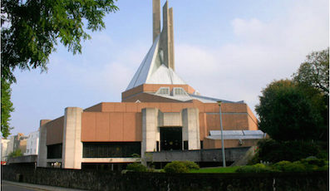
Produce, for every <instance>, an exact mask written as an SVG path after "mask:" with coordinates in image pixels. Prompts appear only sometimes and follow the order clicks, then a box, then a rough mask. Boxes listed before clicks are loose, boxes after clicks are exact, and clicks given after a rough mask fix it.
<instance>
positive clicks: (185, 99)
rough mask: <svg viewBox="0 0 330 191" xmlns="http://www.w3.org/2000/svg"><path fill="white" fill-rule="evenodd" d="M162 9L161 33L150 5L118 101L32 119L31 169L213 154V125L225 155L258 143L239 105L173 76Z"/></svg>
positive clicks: (169, 25)
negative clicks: (149, 37)
mask: <svg viewBox="0 0 330 191" xmlns="http://www.w3.org/2000/svg"><path fill="white" fill-rule="evenodd" d="M162 10H163V11H162V16H163V19H162V30H161V8H160V0H153V44H152V46H151V48H150V49H149V51H148V52H147V54H146V56H145V57H144V59H143V61H142V62H141V65H140V67H139V68H138V69H137V71H136V73H135V75H134V76H133V78H132V80H131V81H130V83H129V84H128V86H127V88H126V90H125V91H124V92H122V102H118V103H113V102H102V103H99V104H96V105H94V106H92V107H89V108H86V109H82V108H79V107H68V108H66V109H65V112H64V115H63V116H61V117H59V118H57V119H54V120H41V121H40V137H39V156H38V166H39V167H51V166H54V167H62V168H70V169H81V168H85V167H86V168H87V167H88V166H89V165H96V164H108V165H109V164H112V165H118V164H128V163H132V162H136V161H137V160H143V159H145V158H146V156H147V155H148V153H151V154H152V153H161V152H172V151H173V152H174V151H180V152H184V151H187V152H189V151H197V150H207V149H220V148H221V147H222V145H221V142H222V141H221V131H220V129H221V126H222V127H223V135H222V136H223V139H224V147H225V148H226V149H229V148H237V147H251V146H254V145H256V143H257V141H258V140H259V139H262V138H263V137H264V133H263V132H261V131H260V130H258V126H257V119H256V117H255V116H254V114H253V112H252V111H251V110H250V108H249V107H248V105H247V104H246V103H244V102H243V101H238V102H236V101H228V100H223V99H218V98H211V97H208V96H205V95H202V94H200V93H199V92H197V91H196V90H195V89H194V88H193V87H191V86H190V85H189V84H187V83H186V82H185V81H184V80H183V79H182V78H181V77H180V76H178V74H177V73H176V72H175V65H176V63H175V59H174V34H173V33H174V28H173V9H172V8H170V9H169V8H168V2H166V3H165V5H164V6H163V9H162ZM178 64H180V63H178ZM136 157H138V158H136ZM164 161H165V162H166V160H165V158H164ZM167 162H168V161H167ZM195 162H199V161H195Z"/></svg>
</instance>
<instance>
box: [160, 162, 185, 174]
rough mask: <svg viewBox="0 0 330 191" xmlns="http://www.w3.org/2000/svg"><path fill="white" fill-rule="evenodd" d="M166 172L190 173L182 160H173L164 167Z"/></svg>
mask: <svg viewBox="0 0 330 191" xmlns="http://www.w3.org/2000/svg"><path fill="white" fill-rule="evenodd" d="M164 171H165V172H166V173H188V172H189V169H188V167H187V166H186V165H185V164H184V163H183V162H180V161H173V162H171V163H168V164H167V165H166V166H165V167H164Z"/></svg>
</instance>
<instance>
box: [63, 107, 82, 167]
mask: <svg viewBox="0 0 330 191" xmlns="http://www.w3.org/2000/svg"><path fill="white" fill-rule="evenodd" d="M82 112H83V109H82V108H78V107H68V108H66V109H65V115H64V129H63V149H62V167H63V168H71V169H81V162H82V150H83V146H82V142H81V118H82Z"/></svg>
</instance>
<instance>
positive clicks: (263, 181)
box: [2, 165, 329, 191]
mask: <svg viewBox="0 0 330 191" xmlns="http://www.w3.org/2000/svg"><path fill="white" fill-rule="evenodd" d="M2 175H3V176H2V178H3V179H4V180H9V181H17V180H18V181H21V182H25V183H33V184H43V185H50V186H58V187H66V188H76V189H85V190H102V191H103V190H111V191H117V190H118V191H119V190H124V191H125V190H137V191H138V190H143V191H149V190H150V191H154V190H155V191H159V190H160V191H163V190H164V191H165V190H166V191H167V190H172V191H173V190H175V191H176V190H178V191H190V190H192V191H204V190H205V191H206V190H208V191H209V190H212V191H213V190H219V191H220V190H228V191H229V190H232V191H233V190H235V191H254V190H256V191H257V190H275V189H276V191H286V190H292V191H294V190H310V191H314V190H315V191H322V190H328V187H329V186H328V172H326V171H325V172H311V173H259V174H258V173H253V174H166V173H126V174H120V173H114V172H105V171H103V172H102V171H83V170H69V169H48V168H37V169H34V168H31V167H28V166H12V165H9V166H4V167H3V173H2ZM274 188H275V189H274Z"/></svg>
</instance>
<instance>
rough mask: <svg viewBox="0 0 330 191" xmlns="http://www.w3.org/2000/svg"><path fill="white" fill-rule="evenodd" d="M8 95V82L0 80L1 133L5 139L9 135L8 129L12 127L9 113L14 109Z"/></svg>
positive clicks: (9, 90) (9, 92)
mask: <svg viewBox="0 0 330 191" xmlns="http://www.w3.org/2000/svg"><path fill="white" fill-rule="evenodd" d="M10 97H11V89H10V83H8V82H7V81H6V80H1V133H2V137H3V138H5V139H6V138H7V137H8V136H9V135H10V130H11V129H12V127H11V126H10V124H9V121H10V117H11V114H10V113H11V112H13V111H14V107H13V103H12V102H11V100H10Z"/></svg>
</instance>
